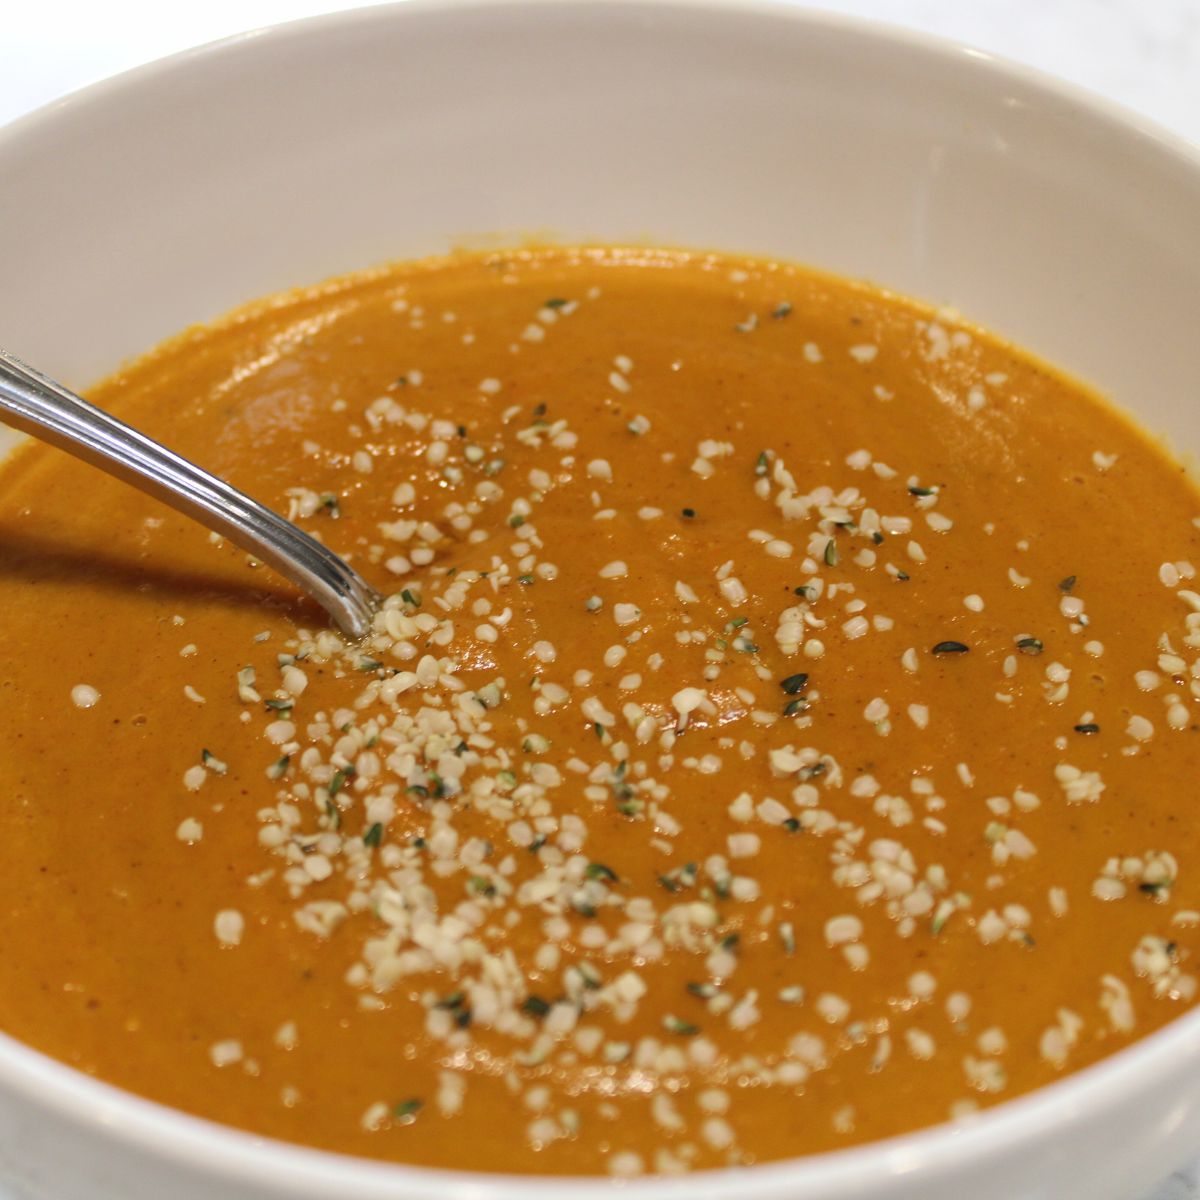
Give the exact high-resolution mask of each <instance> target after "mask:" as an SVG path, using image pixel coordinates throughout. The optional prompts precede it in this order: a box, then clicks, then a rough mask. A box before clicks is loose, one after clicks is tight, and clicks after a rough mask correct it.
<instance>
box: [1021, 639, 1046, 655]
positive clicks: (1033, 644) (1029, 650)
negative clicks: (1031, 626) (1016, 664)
mask: <svg viewBox="0 0 1200 1200" xmlns="http://www.w3.org/2000/svg"><path fill="white" fill-rule="evenodd" d="M1045 648H1046V647H1045V646H1044V645H1042V641H1041V639H1040V638H1035V637H1023V638H1017V649H1018V650H1020V652H1021V653H1022V654H1030V655H1038V654H1041V652H1042V651H1043V650H1044V649H1045Z"/></svg>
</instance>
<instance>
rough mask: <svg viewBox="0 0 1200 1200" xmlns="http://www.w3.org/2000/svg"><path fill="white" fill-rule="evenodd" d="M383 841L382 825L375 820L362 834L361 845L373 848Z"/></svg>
mask: <svg viewBox="0 0 1200 1200" xmlns="http://www.w3.org/2000/svg"><path fill="white" fill-rule="evenodd" d="M381 841H383V825H382V824H380V822H378V821H376V822H375V824H374V825H372V826H371V828H370V829H368V830H367V832H366V833H364V834H363V845H364V846H371V847H372V848H375V847H377V846H378V845H379V843H380V842H381Z"/></svg>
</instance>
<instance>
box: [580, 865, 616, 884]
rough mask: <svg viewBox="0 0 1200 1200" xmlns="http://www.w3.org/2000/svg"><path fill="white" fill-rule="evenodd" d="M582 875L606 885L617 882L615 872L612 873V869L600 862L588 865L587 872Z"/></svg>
mask: <svg viewBox="0 0 1200 1200" xmlns="http://www.w3.org/2000/svg"><path fill="white" fill-rule="evenodd" d="M584 874H585V875H586V876H587V877H588V878H589V879H603V880H604V881H605V882H606V883H616V882H617V873H616V871H614V870H613V869H612V867H607V866H605V865H604V863H601V862H593V863H588V865H587V870H586V871H585V872H584Z"/></svg>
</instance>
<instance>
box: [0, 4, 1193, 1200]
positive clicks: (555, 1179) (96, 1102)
mask: <svg viewBox="0 0 1200 1200" xmlns="http://www.w3.org/2000/svg"><path fill="white" fill-rule="evenodd" d="M505 9H508V10H510V11H511V12H512V13H513V14H514V15H515V14H517V13H528V12H530V11H532V10H534V9H555V10H558V11H560V12H564V11H568V10H574V11H580V10H592V11H601V10H603V9H609V10H613V11H616V12H619V11H625V12H632V11H635V10H641V11H654V10H663V9H669V10H674V11H676V12H682V13H690V14H692V15H693V16H694V17H695V18H697V19H704V18H705V17H706V16H708V15H720V14H730V13H734V12H736V13H737V14H738V16H739V18H741V19H744V20H747V21H749V20H760V21H777V22H788V23H790V24H791V25H793V26H795V27H808V28H809V29H811V30H814V31H817V32H821V31H824V32H827V33H832V34H834V35H835V36H839V37H845V38H849V39H857V40H861V41H863V42H864V43H867V42H869V43H873V44H875V45H876V46H879V47H881V48H886V49H890V50H891V51H892V52H896V53H900V54H902V55H907V56H911V57H913V58H916V59H923V60H925V61H926V62H927V63H929V64H930V65H933V66H938V67H942V68H948V69H956V68H959V69H961V67H962V64H964V63H968V62H969V63H970V66H969V68H968V69H969V70H971V71H973V72H977V73H979V74H980V75H981V77H982V78H984V79H985V80H990V81H992V82H994V83H997V84H1006V85H1008V86H1010V87H1014V88H1017V89H1019V91H1020V92H1021V93H1022V94H1024V95H1025V96H1027V97H1031V98H1034V99H1036V100H1038V101H1041V102H1042V103H1044V104H1047V105H1051V106H1054V107H1057V108H1058V109H1059V110H1061V111H1066V112H1069V113H1071V114H1072V115H1074V116H1077V117H1080V118H1082V119H1083V120H1084V121H1085V122H1088V123H1090V124H1091V125H1092V126H1093V127H1094V128H1098V129H1102V130H1106V131H1107V132H1109V133H1113V134H1115V135H1116V136H1118V137H1120V138H1124V139H1127V140H1129V141H1132V142H1140V143H1142V144H1143V145H1149V146H1151V147H1153V148H1154V149H1155V150H1157V152H1158V153H1160V154H1161V155H1162V156H1163V158H1164V159H1165V160H1171V162H1172V163H1173V165H1174V166H1175V167H1176V168H1181V169H1182V170H1183V171H1184V172H1185V174H1187V175H1188V176H1189V177H1190V181H1191V182H1192V183H1193V184H1194V185H1195V186H1196V188H1197V193H1198V196H1200V145H1197V144H1195V143H1193V142H1191V141H1190V140H1188V139H1187V138H1185V137H1183V136H1182V135H1180V134H1177V133H1174V132H1173V131H1171V130H1169V129H1166V128H1164V127H1162V126H1161V125H1159V124H1158V123H1157V122H1155V121H1154V120H1152V119H1151V118H1148V117H1145V116H1143V115H1141V114H1139V113H1137V112H1136V111H1134V110H1131V109H1129V108H1127V107H1125V106H1124V105H1122V104H1120V103H1119V102H1117V101H1114V100H1112V99H1110V98H1108V97H1106V96H1103V95H1101V94H1099V93H1095V92H1092V91H1091V90H1089V89H1087V88H1085V87H1082V86H1081V85H1078V84H1075V83H1072V82H1070V81H1067V80H1064V79H1060V78H1058V77H1057V76H1054V75H1051V74H1049V73H1047V72H1044V71H1041V70H1039V69H1037V68H1034V67H1030V66H1026V65H1024V64H1022V63H1018V62H1015V61H1013V60H1010V59H1007V58H1005V57H1004V56H1002V55H997V54H994V53H992V52H991V51H986V50H982V49H979V48H976V47H973V46H970V45H967V44H965V43H962V42H959V41H956V40H954V39H950V38H945V37H940V36H937V35H933V34H927V33H924V32H921V31H917V30H912V29H908V28H904V27H901V26H897V25H894V24H891V23H889V22H886V21H881V20H876V19H873V18H868V17H862V16H858V15H851V14H845V13H840V12H833V11H829V10H821V9H810V8H807V7H805V6H804V4H803V3H796V2H795V0H392V2H391V3H378V4H369V5H367V6H365V7H359V8H351V9H343V10H340V11H337V12H332V13H325V14H319V15H315V16H310V17H305V18H301V19H299V20H291V21H284V22H280V23H276V24H271V25H266V26H262V27H258V28H254V29H250V30H246V31H244V32H241V33H235V34H232V35H230V36H228V37H223V38H220V39H217V40H214V41H210V42H207V43H204V44H202V45H199V46H195V47H190V48H188V49H185V50H181V51H179V52H177V53H174V54H171V55H168V56H165V57H163V58H159V59H156V60H154V61H152V62H149V63H145V64H142V65H139V66H136V67H133V68H131V69H129V70H126V71H123V72H120V73H119V74H116V75H113V76H110V77H108V78H105V79H102V80H99V81H97V82H95V83H92V84H89V85H88V86H86V87H83V88H80V89H78V90H76V91H73V92H70V93H68V94H67V95H65V96H63V97H60V98H58V99H55V100H52V101H50V102H48V103H46V104H43V105H41V106H40V107H38V108H36V109H34V110H32V111H30V112H28V113H25V114H23V115H21V116H19V117H17V118H16V119H15V120H12V121H10V122H8V123H6V124H4V125H3V126H0V162H2V161H3V156H4V154H5V153H6V147H7V146H8V145H9V144H11V143H13V142H15V141H19V140H23V139H26V138H30V137H32V138H37V137H38V136H39V134H40V131H41V129H42V127H43V126H44V125H47V124H50V125H52V124H53V122H54V121H56V120H57V119H58V118H59V115H60V114H74V113H75V112H76V111H77V110H81V109H85V108H87V107H88V106H90V105H93V104H96V103H104V102H106V101H107V100H109V98H110V97H117V96H119V95H121V94H122V93H124V92H126V91H128V90H130V89H137V88H141V87H144V86H147V85H152V84H153V83H154V81H155V80H156V79H159V78H160V77H163V76H169V75H170V74H172V73H173V72H175V71H176V70H178V69H179V68H181V67H185V66H191V65H192V64H204V63H208V62H211V61H216V60H221V59H223V58H224V57H225V56H227V55H231V54H238V53H241V52H242V51H243V50H244V49H245V48H248V47H256V46H259V45H262V46H265V47H270V46H272V45H276V44H280V43H283V42H286V41H288V40H290V39H293V38H313V37H320V36H321V35H322V34H323V33H324V32H325V31H328V30H332V29H334V28H335V27H346V26H353V25H369V24H371V23H372V22H376V21H383V22H386V23H390V22H392V21H395V20H397V19H398V20H401V21H405V20H410V19H417V20H419V19H420V18H421V17H422V16H423V15H429V14H434V15H437V14H442V13H445V12H446V11H448V10H454V11H456V12H457V13H458V14H460V15H462V16H464V17H469V14H471V13H472V12H481V11H486V12H499V11H503V10H505ZM1197 1048H1200V1007H1197V1008H1194V1009H1192V1010H1190V1011H1188V1012H1185V1013H1183V1014H1181V1015H1180V1016H1179V1017H1176V1018H1175V1019H1174V1020H1172V1021H1170V1022H1168V1023H1167V1024H1166V1025H1165V1026H1163V1027H1161V1028H1160V1029H1158V1030H1156V1031H1155V1032H1153V1033H1151V1034H1149V1035H1147V1036H1145V1037H1142V1038H1139V1039H1137V1040H1136V1041H1135V1042H1133V1043H1131V1044H1130V1045H1129V1046H1127V1047H1125V1048H1123V1049H1121V1050H1119V1051H1117V1052H1115V1053H1114V1054H1112V1055H1109V1056H1107V1057H1106V1058H1103V1059H1101V1060H1099V1061H1098V1062H1095V1063H1093V1064H1092V1065H1090V1066H1088V1067H1085V1068H1083V1069H1081V1070H1078V1071H1073V1072H1071V1073H1069V1074H1067V1075H1065V1076H1064V1077H1063V1078H1061V1079H1059V1080H1056V1081H1055V1082H1053V1083H1051V1084H1048V1085H1046V1086H1044V1087H1041V1088H1038V1089H1035V1090H1034V1091H1032V1092H1027V1093H1024V1094H1022V1095H1019V1096H1017V1097H1014V1098H1013V1099H1010V1100H1006V1101H1002V1102H1000V1103H999V1104H996V1105H994V1106H993V1107H990V1108H988V1109H986V1110H983V1111H981V1112H979V1113H977V1114H974V1115H972V1116H970V1117H968V1118H966V1119H963V1120H961V1121H958V1122H953V1123H952V1122H943V1123H940V1124H937V1125H933V1126H926V1127H923V1128H921V1129H917V1130H915V1131H913V1132H911V1133H905V1134H900V1135H897V1136H893V1137H889V1138H884V1139H879V1140H875V1141H870V1142H865V1143H861V1144H857V1145H854V1146H851V1147H847V1148H844V1149H838V1150H833V1151H826V1152H823V1153H819V1154H810V1155H805V1156H801V1157H797V1158H791V1159H781V1160H776V1161H771V1162H765V1163H759V1164H753V1165H749V1166H746V1167H739V1168H719V1169H708V1170H701V1171H695V1172H691V1173H688V1174H686V1175H683V1176H646V1177H643V1178H639V1179H632V1180H626V1181H621V1183H620V1189H621V1194H622V1196H624V1197H626V1198H627V1200H682V1198H683V1197H684V1196H686V1197H687V1198H688V1200H725V1197H727V1196H728V1195H729V1194H730V1188H731V1186H736V1189H737V1195H738V1196H739V1197H743V1198H744V1200H777V1198H779V1197H783V1196H792V1195H803V1196H807V1197H817V1196H829V1197H834V1196H837V1195H839V1194H841V1193H842V1191H843V1189H845V1188H847V1187H851V1186H852V1187H855V1188H856V1189H857V1188H861V1187H864V1186H869V1185H870V1184H871V1183H872V1181H875V1182H879V1183H882V1182H883V1181H884V1180H886V1179H888V1178H894V1177H897V1176H902V1175H910V1174H914V1173H917V1172H922V1171H930V1172H934V1173H941V1172H944V1171H946V1170H950V1169H955V1168H959V1167H962V1166H963V1165H965V1164H966V1163H973V1164H976V1165H980V1164H982V1163H983V1162H984V1161H985V1160H986V1159H987V1158H990V1157H994V1156H996V1155H997V1154H1003V1153H1007V1152H1011V1151H1013V1150H1016V1149H1018V1148H1019V1147H1020V1146H1021V1144H1022V1143H1024V1142H1027V1141H1031V1140H1033V1139H1034V1138H1038V1137H1045V1136H1046V1135H1047V1134H1048V1132H1049V1131H1052V1130H1053V1129H1054V1128H1055V1126H1058V1125H1061V1124H1063V1123H1065V1122H1071V1123H1073V1124H1079V1123H1087V1122H1089V1121H1091V1120H1092V1119H1094V1118H1095V1117H1096V1116H1098V1115H1099V1114H1100V1113H1101V1112H1102V1110H1103V1109H1104V1108H1106V1107H1107V1105H1108V1103H1109V1100H1110V1098H1111V1097H1112V1096H1113V1095H1114V1094H1118V1095H1119V1094H1120V1093H1122V1092H1124V1091H1125V1090H1127V1089H1131V1090H1135V1091H1136V1090H1138V1088H1139V1087H1145V1086H1148V1085H1150V1084H1153V1083H1154V1082H1156V1081H1157V1080H1158V1079H1159V1078H1160V1077H1161V1074H1162V1072H1163V1070H1164V1069H1165V1068H1167V1067H1168V1066H1171V1065H1173V1064H1177V1063H1178V1061H1179V1059H1180V1057H1181V1056H1182V1055H1184V1054H1187V1053H1189V1052H1192V1053H1194V1052H1195V1050H1196V1049H1197ZM0 1080H3V1081H4V1082H5V1083H6V1084H7V1085H8V1086H9V1087H11V1088H12V1089H13V1090H14V1091H15V1092H23V1093H24V1094H25V1096H26V1098H27V1099H29V1100H31V1101H34V1102H36V1103H38V1104H40V1105H42V1106H43V1107H44V1108H46V1109H49V1110H51V1111H53V1112H55V1113H56V1115H59V1116H61V1117H65V1118H67V1119H69V1120H72V1121H74V1122H75V1123H76V1124H77V1125H78V1126H80V1127H82V1128H84V1129H89V1130H90V1131H91V1132H93V1133H101V1134H102V1136H104V1137H105V1138H106V1139H107V1140H109V1141H116V1142H118V1143H121V1144H123V1145H126V1146H128V1147H130V1148H136V1149H138V1150H140V1151H141V1152H143V1153H145V1154H146V1155H148V1156H150V1157H153V1158H155V1159H157V1160H158V1161H160V1162H162V1163H164V1164H166V1165H168V1166H171V1165H174V1166H178V1167H188V1168H191V1169H193V1170H195V1171H197V1172H198V1173H201V1174H206V1175H209V1176H211V1177H213V1178H214V1179H215V1178H217V1177H219V1178H223V1179H225V1180H227V1181H229V1182H231V1183H232V1182H242V1183H259V1184H261V1185H264V1186H269V1188H270V1189H271V1190H272V1191H277V1192H279V1194H283V1193H284V1191H285V1190H286V1193H287V1194H289V1195H293V1196H296V1197H314V1198H315V1197H318V1196H327V1195H328V1194H330V1192H331V1190H333V1191H336V1193H337V1194H339V1195H340V1194H346V1195H349V1194H350V1193H351V1189H353V1191H354V1194H356V1195H357V1196H360V1197H363V1200H383V1198H384V1197H387V1198H388V1200H395V1197H396V1196H397V1195H399V1194H402V1192H403V1191H404V1190H410V1191H411V1192H412V1193H413V1194H414V1195H416V1194H420V1195H430V1196H432V1195H434V1194H435V1193H436V1194H438V1195H440V1196H443V1197H445V1198H446V1200H525V1198H526V1197H529V1196H531V1195H532V1196H535V1197H538V1198H539V1200H540V1198H543V1197H544V1198H545V1200H550V1197H562V1196H564V1194H568V1195H569V1196H570V1197H571V1198H572V1200H593V1198H595V1200H599V1198H600V1197H602V1196H603V1197H611V1196H612V1195H613V1189H614V1186H615V1181H614V1180H612V1179H611V1178H608V1177H604V1176H598V1175H581V1176H565V1175H520V1174H508V1173H494V1172H486V1171H478V1170H469V1169H449V1168H433V1167H422V1166H414V1165H408V1164H404V1163H396V1162H389V1161H384V1160H376V1159H369V1158H363V1157H359V1156H355V1155H350V1154H344V1153H338V1152H334V1151H327V1150H320V1149H316V1148H313V1147H309V1146H304V1145H300V1144H297V1143H291V1142H285V1141H282V1140H279V1139H275V1138H268V1137H263V1136H259V1135H255V1134H253V1133H250V1132H248V1131H246V1130H242V1129H238V1128H235V1127H233V1126H228V1125H224V1124H220V1123H218V1122H216V1121H212V1120H209V1119H207V1118H203V1117H198V1116H194V1115H192V1114H190V1113H187V1112H184V1111H182V1110H179V1109H175V1108H171V1107H169V1106H168V1105H165V1104H161V1103H159V1102H157V1101H153V1100H149V1099H146V1098H144V1097H142V1096H139V1095H137V1094H135V1093H132V1092H129V1091H126V1090H124V1089H123V1088H119V1087H117V1086H115V1085H113V1084H109V1083H105V1082H103V1081H102V1080H99V1079H96V1078H94V1077H92V1076H89V1075H87V1074H85V1073H83V1072H81V1071H77V1070H76V1069H75V1068H73V1067H70V1066H68V1065H66V1064H65V1063H62V1062H60V1061H58V1060H56V1059H54V1058H52V1057H50V1056H49V1055H46V1054H43V1053H42V1052H41V1051H38V1050H35V1049H34V1048H32V1047H31V1046H28V1045H26V1044H25V1043H23V1042H20V1041H18V1040H17V1039H16V1038H14V1037H12V1036H11V1035H9V1034H6V1033H4V1032H2V1031H0ZM405 1185H407V1189H406V1187H405Z"/></svg>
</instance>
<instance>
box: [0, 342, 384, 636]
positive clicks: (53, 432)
mask: <svg viewBox="0 0 1200 1200" xmlns="http://www.w3.org/2000/svg"><path fill="white" fill-rule="evenodd" d="M0 420H3V422H4V423H5V424H6V425H11V426H12V427H13V428H15V429H19V430H21V432H22V433H30V434H33V435H34V436H35V437H39V438H41V439H42V440H43V441H47V442H50V443H51V444H52V445H54V446H57V447H59V448H60V449H62V450H66V451H67V452H68V453H69V454H74V455H75V456H76V457H77V458H81V459H83V460H84V462H88V463H91V464H92V465H93V466H96V467H99V468H100V469H101V470H103V471H107V472H108V473H109V474H110V475H115V476H116V477H117V478H118V479H123V480H124V481H125V482H126V483H131V484H133V485H134V487H137V488H141V490H142V491H144V492H148V493H149V494H150V495H151V496H154V497H155V498H156V499H158V500H162V501H163V502H165V503H166V504H169V505H171V507H172V508H176V509H178V510H179V511H180V512H181V513H184V514H185V515H186V516H189V517H194V518H195V519H196V520H197V521H199V522H200V524H202V525H205V526H207V527H208V528H209V529H212V530H214V531H215V532H217V533H219V534H221V536H222V537H227V538H228V539H229V540H230V541H231V542H233V543H235V544H236V545H238V546H240V547H241V548H242V549H243V550H245V551H247V552H248V553H250V554H252V555H253V556H254V557H255V558H257V559H259V560H260V561H262V562H264V563H266V564H267V565H268V566H271V567H274V568H275V570H276V571H278V572H279V573H280V574H281V575H284V576H286V577H287V578H288V579H290V580H291V581H292V582H293V583H294V584H296V585H297V586H298V587H300V588H301V589H302V590H303V591H305V592H307V593H308V594H309V595H310V596H311V597H312V598H313V599H314V600H315V601H316V602H317V603H318V604H319V605H321V607H322V608H323V609H325V611H326V612H327V613H328V614H329V615H330V616H331V617H332V618H333V620H334V623H335V624H336V625H337V627H338V628H339V629H340V630H342V632H343V633H346V634H349V635H350V636H351V637H353V638H360V637H363V636H364V635H365V634H366V633H367V632H368V630H369V629H370V628H371V618H372V617H373V616H374V614H375V611H376V609H378V607H379V605H380V603H381V599H382V598H381V597H380V595H379V593H378V592H376V591H375V589H374V588H372V587H371V585H370V584H369V583H367V581H366V580H365V579H363V578H362V576H361V575H359V574H358V572H357V571H355V570H354V569H353V568H351V567H350V566H348V565H347V564H346V563H345V562H343V561H342V560H341V559H340V558H339V557H338V556H337V555H336V554H334V553H333V552H332V551H330V550H327V549H326V548H325V547H324V546H322V545H321V543H320V542H318V541H317V540H316V539H315V538H312V537H309V535H308V534H307V533H305V532H304V531H303V530H301V529H297V528H296V526H295V525H293V524H292V523H291V522H290V521H285V520H284V519H283V518H282V517H281V516H279V515H278V514H277V513H273V512H272V511H271V510H270V509H269V508H264V507H263V506H262V505H261V504H259V503H258V502H257V501H255V500H251V499H250V497H249V496H247V495H245V494H244V493H242V492H239V491H238V490H237V489H236V488H233V487H230V486H229V484H227V483H225V482H224V481H223V480H220V479H218V478H217V477H216V476H215V475H210V474H209V473H208V472H207V471H203V470H201V469H200V468H199V467H197V466H196V465H195V464H194V463H190V462H188V460H187V459H186V458H180V457H179V455H178V454H174V453H172V452H171V451H170V450H168V449H167V448H166V447H165V446H160V445H159V444H158V442H155V441H153V440H151V439H150V438H148V437H146V436H145V435H144V434H141V433H138V431H137V430H136V429H131V428H130V427H129V426H128V425H126V424H124V422H122V421H118V420H117V419H116V418H115V417H110V416H109V415H108V413H106V412H102V411H101V410H100V409H98V408H96V407H95V406H94V405H92V404H89V403H88V402H87V401H86V400H84V399H82V397H80V396H76V395H75V393H74V392H71V391H68V390H67V389H66V388H65V387H63V386H62V384H59V383H55V382H54V380H52V379H48V378H47V377H46V376H45V375H42V374H41V373H40V372H38V371H35V370H34V369H33V368H32V367H30V366H27V365H26V364H25V363H23V362H21V360H20V359H18V358H14V357H13V356H12V355H11V354H8V353H6V352H5V351H4V350H2V349H0Z"/></svg>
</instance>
